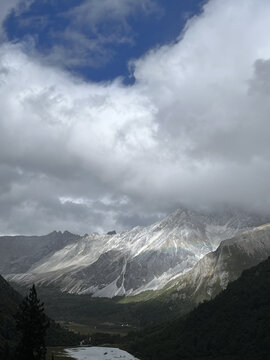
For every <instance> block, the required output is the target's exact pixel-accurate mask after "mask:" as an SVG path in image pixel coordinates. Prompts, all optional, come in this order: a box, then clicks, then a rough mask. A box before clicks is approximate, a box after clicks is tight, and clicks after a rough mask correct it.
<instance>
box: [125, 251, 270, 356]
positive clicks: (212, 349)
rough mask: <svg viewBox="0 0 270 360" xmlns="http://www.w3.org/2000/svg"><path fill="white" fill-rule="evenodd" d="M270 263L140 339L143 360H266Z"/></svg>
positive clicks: (135, 348) (137, 348)
mask: <svg viewBox="0 0 270 360" xmlns="http://www.w3.org/2000/svg"><path fill="white" fill-rule="evenodd" d="M269 289H270V259H269V258H268V259H267V260H266V261H264V262H263V263H261V264H259V265H257V266H256V267H254V268H251V269H249V270H246V271H245V272H244V273H243V274H242V276H241V277H240V278H239V279H238V280H236V281H235V282H233V283H231V284H229V286H228V288H227V289H226V290H225V291H223V292H222V293H221V294H220V295H218V296H217V297H216V298H215V299H214V300H212V301H209V302H207V303H204V304H201V305H200V306H199V307H198V308H197V309H195V310H194V311H192V312H191V313H190V314H189V315H187V316H186V317H185V318H182V319H179V320H177V321H175V322H173V323H170V324H169V325H167V326H164V327H162V328H160V327H159V328H156V329H153V330H151V331H150V330H149V331H145V332H143V333H140V334H138V335H137V338H136V340H135V341H134V342H133V343H132V344H131V346H130V348H129V350H130V351H131V352H132V353H134V354H137V356H138V357H139V358H140V359H143V360H150V359H151V360H166V359H168V360H174V359H175V360H176V359H177V360H179V359H183V360H185V359H187V360H188V359H190V360H191V359H192V360H203V359H204V360H265V359H269V354H270V291H269Z"/></svg>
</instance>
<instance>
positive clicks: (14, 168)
mask: <svg viewBox="0 0 270 360" xmlns="http://www.w3.org/2000/svg"><path fill="white" fill-rule="evenodd" d="M269 19H270V3H269V2H268V1H267V0H259V1H258V0H256V1H255V0H237V1H235V0H226V1H223V0H212V1H210V2H209V3H208V4H207V5H205V8H204V12H203V14H202V15H200V16H198V17H196V18H194V19H192V20H191V21H189V23H188V24H187V26H186V29H185V33H184V35H182V36H181V38H179V39H178V41H177V42H176V43H174V44H171V45H168V46H164V47H161V48H158V49H155V50H152V51H151V52H150V53H149V54H147V55H146V56H145V57H144V58H142V59H139V60H138V61H136V62H135V64H134V67H135V77H136V79H137V81H136V84H135V85H133V86H129V87H126V86H124V85H123V84H121V82H120V81H119V80H116V81H114V82H112V83H106V84H95V83H86V82H83V81H81V80H78V79H77V78H75V77H72V76H71V75H70V74H68V73H65V72H63V71H61V70H59V68H56V67H55V68H54V67H48V66H44V65H41V64H40V63H39V62H38V60H37V59H34V58H30V57H29V56H27V55H25V54H24V52H23V49H22V48H21V47H19V46H12V45H7V44H6V45H2V46H1V50H0V106H1V115H0V163H1V164H2V168H1V169H0V174H2V176H3V179H4V180H3V182H2V184H1V186H0V203H2V204H5V207H6V209H7V210H6V211H7V214H8V215H9V216H8V217H4V216H3V217H2V224H1V225H2V229H3V228H4V229H7V230H6V231H10V232H18V231H22V230H23V229H25V231H27V229H30V230H28V231H33V232H34V231H37V229H39V231H40V232H44V231H46V230H49V229H51V227H52V224H53V225H55V227H60V228H64V227H66V228H69V229H70V230H74V231H78V230H79V229H81V232H86V231H90V230H92V229H93V228H95V227H96V228H97V229H100V228H104V229H106V230H108V229H109V230H110V228H111V227H115V226H113V225H114V222H117V219H121V218H123V216H126V217H130V218H132V217H134V215H136V214H141V215H142V216H145V217H147V216H148V215H149V214H151V215H152V214H155V213H156V214H158V213H160V212H163V211H168V210H170V209H172V208H174V207H175V206H177V204H180V203H184V204H187V205H191V206H212V205H215V204H216V203H219V202H220V203H222V202H226V203H228V204H231V205H243V206H245V207H249V208H251V207H253V208H258V209H260V210H264V211H268V212H269V206H270V196H269V195H268V194H269V181H268V179H269V175H270V166H269V162H270V147H269V140H268V133H269V130H270V123H269V110H270V109H269V107H270V105H269V104H270V102H269V88H270V85H269V81H270V80H269V79H270V60H269V59H270V45H269V35H270V21H269ZM63 199H69V201H64V202H63ZM78 199H79V200H80V201H79V202H78ZM103 199H107V200H106V201H103ZM7 204H8V205H7ZM27 209H28V210H27ZM106 214H107V218H106ZM15 215H16V218H18V216H19V217H20V219H21V221H20V223H19V224H18V222H16V220H15ZM33 219H35V221H33ZM53 219H54V220H53ZM33 223H34V224H35V225H33ZM30 224H31V225H30ZM57 225H58V226H57ZM118 225H119V226H120V224H118ZM31 226H32V227H31ZM89 228H90V230H88V229H89Z"/></svg>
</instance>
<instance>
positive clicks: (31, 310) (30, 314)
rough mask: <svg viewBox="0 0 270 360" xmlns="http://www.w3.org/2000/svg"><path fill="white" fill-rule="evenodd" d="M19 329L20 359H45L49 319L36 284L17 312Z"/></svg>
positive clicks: (18, 351) (18, 356) (18, 353)
mask: <svg viewBox="0 0 270 360" xmlns="http://www.w3.org/2000/svg"><path fill="white" fill-rule="evenodd" d="M15 317H16V324H17V329H18V330H19V331H20V332H21V339H20V342H19V344H18V347H17V358H18V360H44V359H45V358H46V346H45V340H44V338H45V335H46V330H47V328H48V327H49V321H48V318H47V317H46V315H45V313H44V304H43V303H41V302H40V300H39V299H38V297H37V292H36V288H35V285H33V286H32V288H31V289H30V292H29V295H28V296H27V297H26V298H25V299H24V300H23V302H22V303H21V305H20V308H19V311H18V312H17V314H16V316H15Z"/></svg>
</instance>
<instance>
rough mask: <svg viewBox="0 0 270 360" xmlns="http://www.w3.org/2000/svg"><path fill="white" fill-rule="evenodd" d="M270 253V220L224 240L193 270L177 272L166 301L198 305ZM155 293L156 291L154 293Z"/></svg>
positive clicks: (168, 288) (166, 290)
mask: <svg viewBox="0 0 270 360" xmlns="http://www.w3.org/2000/svg"><path fill="white" fill-rule="evenodd" d="M269 256H270V224H266V225H262V226H259V227H257V228H254V229H252V230H250V231H247V232H244V233H242V234H240V235H238V236H235V237H233V238H232V239H229V240H224V241H222V242H221V244H220V246H219V247H218V248H217V250H216V251H214V252H211V253H209V254H207V255H205V256H204V257H203V258H202V259H201V260H200V261H199V262H198V263H197V264H196V265H195V266H194V267H193V269H191V270H190V271H188V272H187V273H185V274H182V275H179V276H177V277H176V278H175V279H174V280H173V281H171V282H170V283H168V284H167V285H166V287H165V288H164V289H163V290H162V296H163V297H164V298H165V299H166V301H170V300H174V301H175V300H177V301H178V302H179V301H181V302H182V303H183V308H184V307H185V304H186V305H187V306H188V308H189V309H190V306H191V305H192V306H195V305H197V304H199V303H200V302H202V301H204V300H210V299H212V298H214V297H215V296H216V295H217V294H218V293H220V292H221V291H222V290H224V289H225V288H226V287H227V285H228V283H229V282H231V281H234V280H236V279H237V278H239V277H240V275H241V274H242V272H243V271H244V270H246V269H249V268H251V267H253V266H256V265H258V264H259V263H260V262H262V261H264V260H266V259H267V258H268V257H269ZM152 295H153V296H154V294H152Z"/></svg>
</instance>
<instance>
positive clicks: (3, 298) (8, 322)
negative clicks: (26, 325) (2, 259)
mask: <svg viewBox="0 0 270 360" xmlns="http://www.w3.org/2000/svg"><path fill="white" fill-rule="evenodd" d="M22 300H23V298H22V296H21V295H20V294H19V293H18V292H16V291H15V290H14V289H13V288H12V287H11V286H10V285H9V284H8V283H7V282H6V281H5V280H4V279H3V278H2V277H1V276H0V359H5V360H7V359H9V358H12V354H13V353H14V352H15V348H16V346H17V345H18V341H19V339H20V334H19V332H18V329H17V328H16V321H15V314H16V313H17V311H18V309H19V305H20V303H21V302H22ZM84 338H85V336H83V335H80V334H75V333H72V332H71V331H67V330H66V329H63V328H62V327H61V326H60V325H59V324H57V323H56V322H55V321H53V320H50V328H49V329H48V331H47V335H46V337H45V345H46V346H60V345H61V346H76V345H78V344H79V343H80V341H81V340H82V339H84ZM15 359H16V360H18V356H17V357H15Z"/></svg>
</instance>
